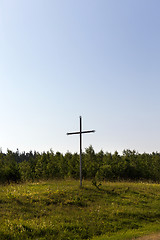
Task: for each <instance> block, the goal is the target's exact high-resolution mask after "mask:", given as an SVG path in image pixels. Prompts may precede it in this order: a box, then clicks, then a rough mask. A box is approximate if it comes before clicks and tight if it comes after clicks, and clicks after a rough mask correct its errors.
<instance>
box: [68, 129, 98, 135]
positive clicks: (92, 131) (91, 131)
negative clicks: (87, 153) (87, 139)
mask: <svg viewBox="0 0 160 240" xmlns="http://www.w3.org/2000/svg"><path fill="white" fill-rule="evenodd" d="M94 132H95V130H90V131H82V132H81V133H94ZM73 134H80V132H71V133H67V135H73Z"/></svg>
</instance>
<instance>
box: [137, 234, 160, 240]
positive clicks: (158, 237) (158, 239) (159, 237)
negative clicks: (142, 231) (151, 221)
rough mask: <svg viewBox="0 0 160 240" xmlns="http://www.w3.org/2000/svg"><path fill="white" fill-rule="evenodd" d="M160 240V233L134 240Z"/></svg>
mask: <svg viewBox="0 0 160 240" xmlns="http://www.w3.org/2000/svg"><path fill="white" fill-rule="evenodd" d="M135 239H136V240H160V233H155V234H152V235H149V236H143V237H140V238H134V239H133V240H135Z"/></svg>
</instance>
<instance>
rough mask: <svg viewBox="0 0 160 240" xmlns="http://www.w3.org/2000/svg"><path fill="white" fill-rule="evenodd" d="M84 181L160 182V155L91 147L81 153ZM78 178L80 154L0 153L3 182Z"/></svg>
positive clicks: (0, 180)
mask: <svg viewBox="0 0 160 240" xmlns="http://www.w3.org/2000/svg"><path fill="white" fill-rule="evenodd" d="M82 176H83V179H96V181H103V180H104V181H117V180H131V181H132V180H133V181H137V180H142V181H143V180H146V181H154V182H159V181H160V153H158V152H156V153H151V154H149V153H142V154H140V153H138V152H136V151H135V150H133V151H131V150H124V151H123V153H122V155H120V154H119V153H118V152H117V151H116V152H115V153H114V154H111V153H108V152H106V153H104V152H103V151H100V152H98V153H95V151H94V149H93V147H92V146H89V147H88V148H86V149H85V151H84V152H83V154H82ZM67 177H69V178H73V179H78V178H79V154H78V153H74V154H72V153H70V152H67V153H66V154H62V153H60V152H56V153H54V152H53V150H50V151H48V152H43V153H39V152H36V151H35V152H32V151H30V152H28V153H25V152H22V153H20V152H19V151H18V150H17V151H16V152H13V151H11V150H7V153H3V152H2V151H0V183H10V182H20V181H23V182H24V181H37V180H46V179H63V178H67Z"/></svg>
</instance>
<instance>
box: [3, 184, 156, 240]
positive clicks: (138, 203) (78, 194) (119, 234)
mask: <svg viewBox="0 0 160 240" xmlns="http://www.w3.org/2000/svg"><path fill="white" fill-rule="evenodd" d="M159 223H160V185H158V184H149V183H129V182H117V183H111V182H108V183H102V186H101V188H100V189H98V188H96V187H94V186H93V185H92V184H91V182H89V181H84V183H83V187H82V188H79V181H76V180H67V181H64V180H63V181H60V180H59V181H47V182H37V183H26V184H12V185H5V186H1V188H0V239H1V240H3V239H8V240H20V239H38V240H39V239H40V240H42V239H47V240H49V239H52V240H53V239H56V240H67V239H68V240H75V239H76V240H80V239H99V240H102V239H103V240H104V239H107V240H108V239H112V240H113V239H114V240H116V239H131V238H132V237H133V236H139V235H143V234H145V233H148V232H153V231H157V230H160V228H159ZM97 237H98V238H97Z"/></svg>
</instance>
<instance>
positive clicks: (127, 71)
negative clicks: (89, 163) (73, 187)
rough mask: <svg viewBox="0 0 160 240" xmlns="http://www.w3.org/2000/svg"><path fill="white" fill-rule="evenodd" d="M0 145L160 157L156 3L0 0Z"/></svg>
mask: <svg viewBox="0 0 160 240" xmlns="http://www.w3.org/2000/svg"><path fill="white" fill-rule="evenodd" d="M0 113H1V114H0V147H1V148H2V151H3V152H5V151H6V149H7V148H8V149H10V150H13V151H16V149H17V148H18V149H19V150H20V151H29V150H32V151H34V150H36V151H40V152H42V151H47V150H49V149H50V148H52V149H53V151H55V152H56V151H60V152H63V153H65V152H67V150H69V151H71V152H78V151H79V137H78V136H66V132H70V131H77V130H79V116H80V115H82V117H83V129H84V130H91V129H95V130H96V133H95V134H86V135H85V136H84V138H83V150H84V149H85V148H86V147H88V146H89V145H90V144H91V145H92V146H93V148H94V149H95V151H96V152H98V151H100V150H101V149H103V150H104V152H106V151H108V152H114V151H115V150H117V151H118V152H119V153H121V152H122V151H123V150H124V149H131V150H133V149H135V150H137V151H138V152H153V151H160V1H159V0H43V1H42V0H27V1H26V0H0Z"/></svg>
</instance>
